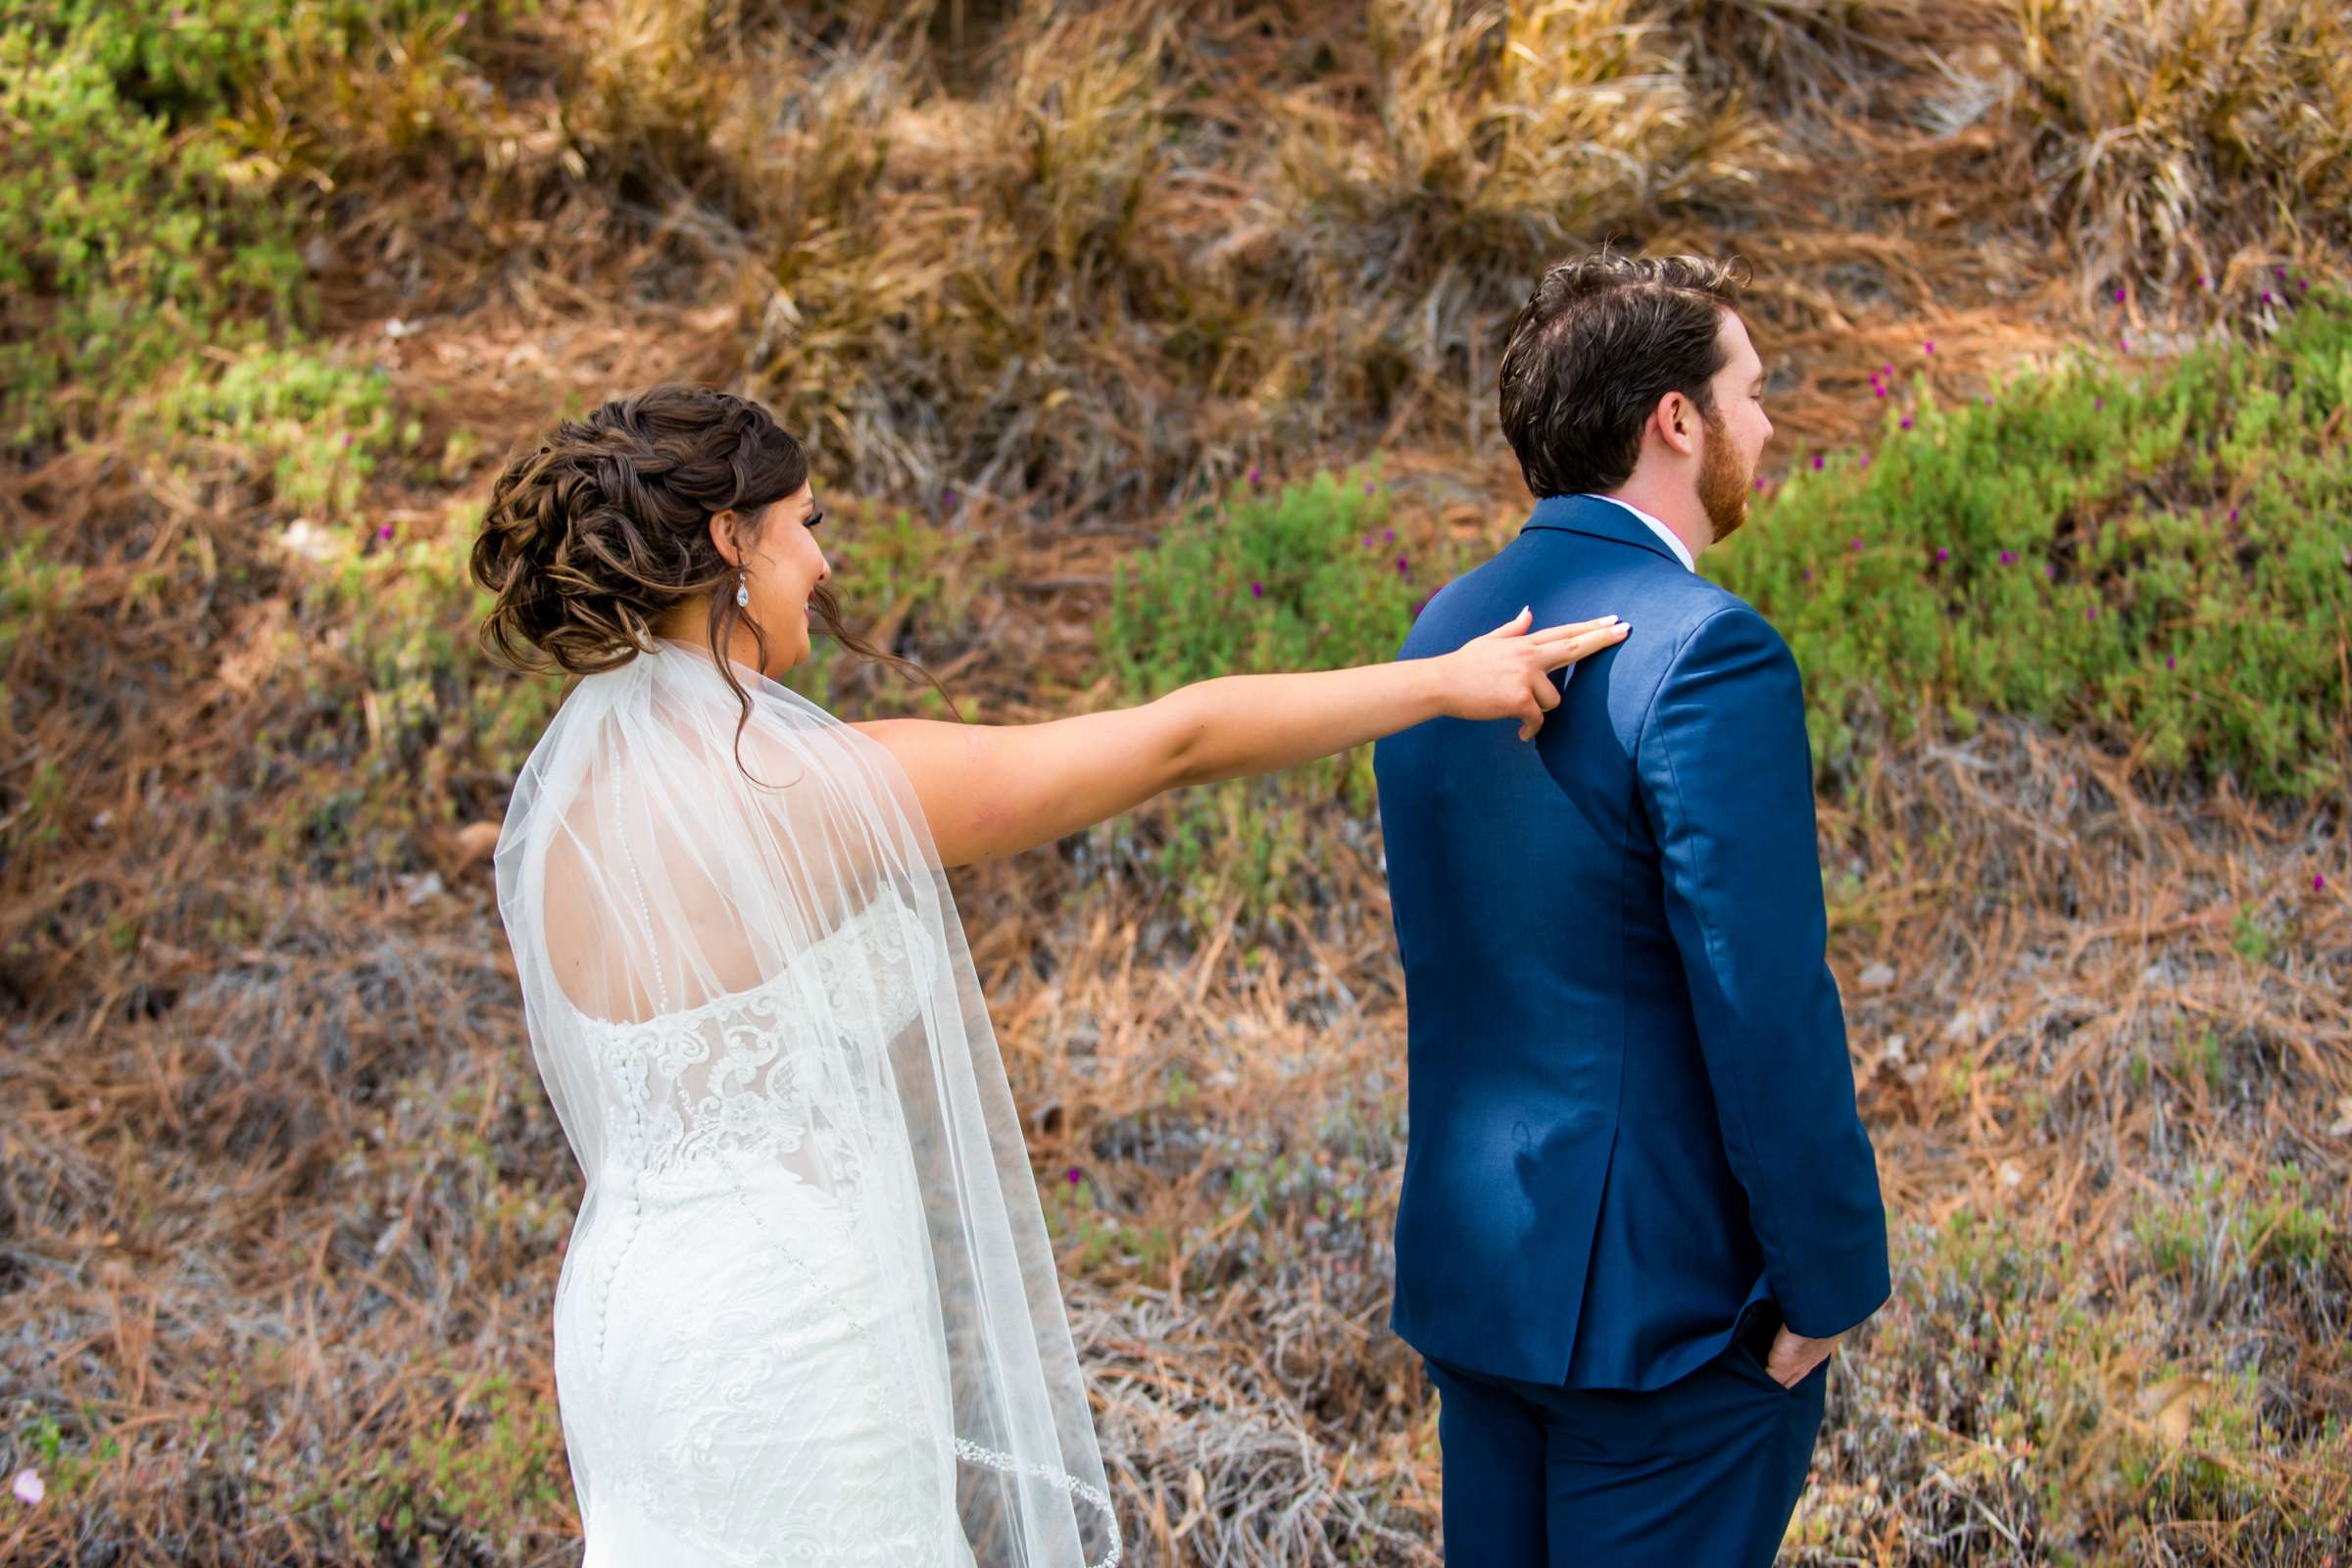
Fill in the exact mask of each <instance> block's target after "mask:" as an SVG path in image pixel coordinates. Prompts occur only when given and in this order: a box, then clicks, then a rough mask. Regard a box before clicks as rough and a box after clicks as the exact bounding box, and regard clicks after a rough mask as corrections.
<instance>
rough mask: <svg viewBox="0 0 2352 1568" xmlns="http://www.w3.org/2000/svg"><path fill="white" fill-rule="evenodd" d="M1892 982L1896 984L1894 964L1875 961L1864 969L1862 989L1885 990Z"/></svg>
mask: <svg viewBox="0 0 2352 1568" xmlns="http://www.w3.org/2000/svg"><path fill="white" fill-rule="evenodd" d="M1892 984H1894V966H1893V965H1892V964H1889V963H1874V964H1872V965H1871V966H1870V967H1869V968H1867V969H1865V970H1863V971H1862V989H1863V990H1865V991H1884V990H1886V989H1887V987H1888V986H1890V985H1892Z"/></svg>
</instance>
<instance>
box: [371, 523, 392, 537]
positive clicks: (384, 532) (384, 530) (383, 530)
mask: <svg viewBox="0 0 2352 1568" xmlns="http://www.w3.org/2000/svg"><path fill="white" fill-rule="evenodd" d="M375 536H376V537H377V538H378V539H389V538H391V537H392V525H391V524H390V523H388V522H387V523H385V524H384V525H383V526H382V527H380V528H378V529H376V530H375Z"/></svg>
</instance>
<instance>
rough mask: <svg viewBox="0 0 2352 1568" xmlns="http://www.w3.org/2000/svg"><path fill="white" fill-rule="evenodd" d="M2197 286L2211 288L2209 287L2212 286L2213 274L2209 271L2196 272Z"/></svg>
mask: <svg viewBox="0 0 2352 1568" xmlns="http://www.w3.org/2000/svg"><path fill="white" fill-rule="evenodd" d="M2197 287H2199V288H2211V287H2213V274H2212V273H2211V272H2199V273H2198V274H2197Z"/></svg>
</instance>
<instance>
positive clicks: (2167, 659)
mask: <svg viewBox="0 0 2352 1568" xmlns="http://www.w3.org/2000/svg"><path fill="white" fill-rule="evenodd" d="M2177 662H2178V661H2177V660H2175V659H2174V658H2173V656H2172V655H2170V654H2167V655H2165V656H2164V667H2165V668H2167V669H2171V668H2172V667H2174V665H2175V664H2176V663H2177Z"/></svg>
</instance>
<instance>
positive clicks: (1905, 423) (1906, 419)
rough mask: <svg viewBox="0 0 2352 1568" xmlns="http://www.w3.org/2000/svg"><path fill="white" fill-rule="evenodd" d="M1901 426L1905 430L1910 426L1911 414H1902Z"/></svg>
mask: <svg viewBox="0 0 2352 1568" xmlns="http://www.w3.org/2000/svg"><path fill="white" fill-rule="evenodd" d="M1903 428H1904V429H1906V430H1908V429H1910V428H1911V416H1909V415H1908V414H1906V415H1904V416H1903Z"/></svg>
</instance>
